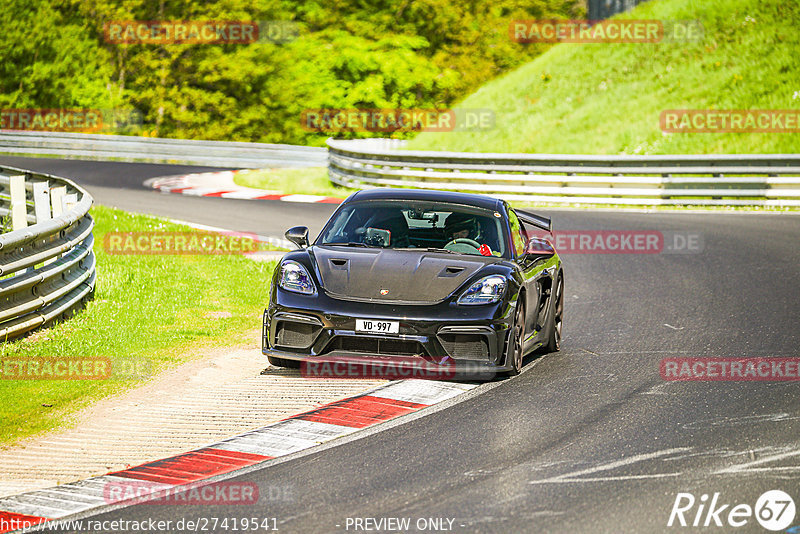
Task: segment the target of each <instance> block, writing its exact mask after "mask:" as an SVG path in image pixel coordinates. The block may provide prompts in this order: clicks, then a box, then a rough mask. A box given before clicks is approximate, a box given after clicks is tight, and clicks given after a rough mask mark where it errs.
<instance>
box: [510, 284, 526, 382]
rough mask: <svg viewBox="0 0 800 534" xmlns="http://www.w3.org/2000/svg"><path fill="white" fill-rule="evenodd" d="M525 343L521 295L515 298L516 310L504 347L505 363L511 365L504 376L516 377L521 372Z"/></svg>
mask: <svg viewBox="0 0 800 534" xmlns="http://www.w3.org/2000/svg"><path fill="white" fill-rule="evenodd" d="M524 341H525V304H524V303H523V301H522V294H521V293H520V295H519V297H517V309H516V310H515V311H514V322H513V323H512V325H511V335H510V336H509V338H508V346H507V347H506V363H511V370H510V371H507V372H506V376H517V375H518V374H520V373H521V372H522V359H523V358H524V357H525V354H524V352H525V351H524V349H523V343H524Z"/></svg>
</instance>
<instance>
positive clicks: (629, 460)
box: [528, 447, 692, 484]
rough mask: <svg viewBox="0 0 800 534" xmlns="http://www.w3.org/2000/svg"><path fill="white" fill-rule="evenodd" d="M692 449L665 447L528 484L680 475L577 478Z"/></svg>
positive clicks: (658, 476)
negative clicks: (661, 449)
mask: <svg viewBox="0 0 800 534" xmlns="http://www.w3.org/2000/svg"><path fill="white" fill-rule="evenodd" d="M690 450H692V448H691V447H677V448H674V449H665V450H663V451H657V452H648V453H644V454H637V455H635V456H629V457H626V458H622V459H620V460H614V461H613V462H608V463H605V464H601V465H598V466H595V467H590V468H588V469H582V470H580V471H575V472H572V473H564V474H563V475H558V476H555V477H551V478H546V479H544V480H531V481H530V482H528V484H553V483H558V484H560V483H569V482H606V481H618V480H638V479H648V478H665V477H674V476H679V475H680V474H681V473H654V474H647V475H619V476H609V477H591V478H576V477H580V476H582V475H591V474H594V473H600V472H602V471H610V470H612V469H616V468H618V467H625V466H628V465H633V464H635V463H639V462H644V461H646V460H653V459H655V458H661V457H663V456H671V455H674V454H677V453H681V452H686V451H690Z"/></svg>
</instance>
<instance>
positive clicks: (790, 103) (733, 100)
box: [409, 0, 800, 154]
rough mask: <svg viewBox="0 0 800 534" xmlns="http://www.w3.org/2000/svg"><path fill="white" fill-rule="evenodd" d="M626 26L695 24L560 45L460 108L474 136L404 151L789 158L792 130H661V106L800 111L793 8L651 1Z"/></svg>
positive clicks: (746, 0) (429, 140)
mask: <svg viewBox="0 0 800 534" xmlns="http://www.w3.org/2000/svg"><path fill="white" fill-rule="evenodd" d="M623 17H624V18H630V19H661V20H681V19H683V20H685V19H698V20H700V21H701V22H702V24H703V26H704V29H705V37H704V39H703V40H700V41H697V42H680V43H669V44H667V43H648V44H619V43H603V44H566V43H562V44H558V45H556V46H554V47H553V48H551V49H550V50H549V51H547V52H546V53H544V54H543V55H541V56H539V57H538V58H537V59H535V60H533V61H531V62H530V63H527V64H526V65H524V66H522V67H520V68H518V69H517V70H515V71H513V72H511V73H509V74H507V75H505V76H503V77H501V78H499V79H496V80H494V81H491V82H489V83H487V84H486V85H484V86H483V87H481V88H480V89H479V90H478V91H476V92H475V93H474V94H472V95H471V96H469V97H468V98H467V99H466V100H464V101H463V102H462V103H461V104H460V105H459V106H458V107H460V108H491V109H494V110H495V112H496V119H497V122H496V126H495V127H494V128H493V129H490V130H484V131H480V132H439V133H422V134H420V135H418V136H417V137H416V138H415V139H413V140H412V141H411V143H410V146H409V148H410V149H417V150H423V149H429V150H457V151H478V152H495V151H496V152H536V153H589V154H681V153H691V154H708V153H792V152H799V151H800V134H797V133H693V134H688V133H672V134H666V133H663V132H662V131H661V127H660V124H659V117H660V114H661V112H662V111H663V110H665V109H800V61H798V57H800V33H798V31H797V28H798V27H800V3H798V2H796V1H792V2H786V1H785V0H702V1H697V0H651V1H649V2H646V3H644V4H641V5H640V6H639V7H638V8H637V9H635V10H633V11H631V12H629V13H627V14H625V15H623Z"/></svg>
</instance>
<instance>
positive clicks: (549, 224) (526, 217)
mask: <svg viewBox="0 0 800 534" xmlns="http://www.w3.org/2000/svg"><path fill="white" fill-rule="evenodd" d="M514 211H515V212H516V213H517V216H518V217H519V218H520V220H521V221H522V222H524V223H528V224H532V225H533V226H536V227H537V228H541V229H542V230H547V231H548V232H550V233H551V234H552V233H553V221H552V220H550V219H549V218H548V217H542V216H541V215H536V214H535V213H531V212H529V211H524V210H514Z"/></svg>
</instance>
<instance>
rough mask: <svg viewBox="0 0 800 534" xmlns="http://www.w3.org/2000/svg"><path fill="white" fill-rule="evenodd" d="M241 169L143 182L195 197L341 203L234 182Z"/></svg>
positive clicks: (331, 198)
mask: <svg viewBox="0 0 800 534" xmlns="http://www.w3.org/2000/svg"><path fill="white" fill-rule="evenodd" d="M238 172H242V171H220V172H204V173H196V174H185V175H181V176H163V177H161V178H150V179H149V180H146V181H145V182H144V185H145V186H147V187H152V188H153V189H156V190H158V191H161V192H162V193H177V194H181V195H189V196H195V197H220V198H236V199H242V200H282V201H284V202H321V203H326V204H341V203H342V199H341V198H335V197H326V196H320V195H285V194H282V193H276V192H275V191H268V190H266V189H254V188H252V187H244V186H241V185H239V184H237V183H236V182H234V176H236V173H238Z"/></svg>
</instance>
